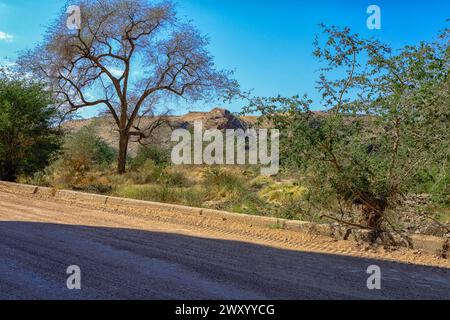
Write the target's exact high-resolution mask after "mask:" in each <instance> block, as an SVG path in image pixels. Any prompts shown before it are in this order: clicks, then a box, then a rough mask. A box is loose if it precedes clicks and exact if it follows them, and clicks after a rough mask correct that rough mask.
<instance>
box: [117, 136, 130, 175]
mask: <svg viewBox="0 0 450 320" xmlns="http://www.w3.org/2000/svg"><path fill="white" fill-rule="evenodd" d="M129 139H130V137H129V135H128V133H126V132H123V131H121V132H120V139H119V163H118V168H117V172H118V173H119V174H124V173H125V172H126V170H127V168H126V166H127V154H128V142H129Z"/></svg>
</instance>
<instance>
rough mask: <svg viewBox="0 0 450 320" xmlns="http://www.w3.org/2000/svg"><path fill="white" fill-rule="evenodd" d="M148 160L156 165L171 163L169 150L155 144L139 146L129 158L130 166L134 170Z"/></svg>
mask: <svg viewBox="0 0 450 320" xmlns="http://www.w3.org/2000/svg"><path fill="white" fill-rule="evenodd" d="M148 160H151V161H153V162H154V164H155V165H158V166H168V165H169V164H170V163H171V161H170V151H169V150H167V149H163V148H159V147H157V146H139V149H138V151H137V154H136V156H135V157H134V158H133V159H132V160H131V167H132V168H133V169H135V170H136V169H138V168H139V167H142V166H143V165H145V163H146V162H147V161H148Z"/></svg>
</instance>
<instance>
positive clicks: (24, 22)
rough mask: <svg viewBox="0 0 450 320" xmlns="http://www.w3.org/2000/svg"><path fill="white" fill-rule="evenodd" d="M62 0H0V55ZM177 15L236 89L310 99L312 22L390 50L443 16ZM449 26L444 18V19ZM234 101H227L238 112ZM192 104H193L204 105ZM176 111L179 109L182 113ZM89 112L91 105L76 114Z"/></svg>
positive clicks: (345, 4)
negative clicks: (228, 72) (347, 30)
mask: <svg viewBox="0 0 450 320" xmlns="http://www.w3.org/2000/svg"><path fill="white" fill-rule="evenodd" d="M65 2H66V1H65V0H40V1H36V0H19V1H18V0H0V57H1V58H2V60H3V61H6V59H9V60H11V61H13V60H14V57H15V56H16V55H17V52H18V51H20V50H24V49H27V48H32V47H33V45H34V44H36V43H37V42H38V41H39V40H40V39H41V38H42V35H43V34H44V31H45V26H46V25H48V24H49V23H50V22H51V21H52V19H53V18H54V17H55V16H56V14H57V13H58V12H59V10H60V9H61V7H62V6H63V5H64V4H65ZM177 3H178V11H179V13H180V15H181V16H185V17H187V18H189V19H192V20H193V21H194V23H195V25H197V27H198V28H199V29H200V30H201V31H202V32H203V33H205V34H208V35H209V36H210V38H211V45H210V51H211V52H212V54H213V55H214V56H215V61H216V64H217V66H218V67H220V68H225V69H232V70H235V71H236V73H235V77H236V78H237V80H238V81H239V82H240V84H241V86H242V87H243V89H254V93H255V94H257V95H264V96H273V95H277V94H281V95H287V96H290V95H294V94H303V93H305V92H308V93H309V94H310V95H311V96H312V97H313V98H315V97H317V94H315V93H314V91H315V89H314V88H315V80H316V79H317V74H316V73H315V71H316V70H317V68H318V67H319V66H318V65H317V62H316V61H315V59H314V58H313V56H312V50H313V47H312V42H313V40H314V36H315V34H316V33H317V32H318V31H319V29H318V27H317V25H318V23H321V22H322V23H325V24H328V25H331V24H334V25H339V26H349V27H351V28H352V30H353V31H354V32H357V33H360V34H362V35H364V36H369V37H370V36H374V37H376V38H378V39H380V40H382V41H384V42H386V43H388V44H390V45H391V46H393V47H394V48H400V47H402V46H404V45H406V44H414V43H417V42H418V41H420V40H429V39H432V38H433V37H435V36H436V35H437V34H438V31H439V30H441V29H443V28H444V26H445V25H446V22H445V21H446V20H447V19H449V18H450V1H448V0H426V1H423V0H420V1H419V0H408V1H406V0H396V1H392V0H390V1H389V0H371V1H364V0H345V1H344V0H343V1H338V0H325V1H323V0H315V1H303V0H240V1H238V0H178V1H177ZM371 4H376V5H378V6H379V7H380V8H381V10H382V29H381V30H376V31H371V30H369V29H367V27H366V20H367V17H368V15H367V14H366V9H367V7H368V6H369V5H371ZM447 25H448V23H447ZM241 106H242V104H241V103H239V102H236V103H233V104H232V105H231V106H226V107H228V108H229V109H231V110H232V111H239V110H240V107H241ZM212 107H213V104H198V105H196V106H194V107H193V108H194V109H196V110H197V109H204V110H207V109H210V108H212ZM182 111H183V110H180V111H179V112H182ZM83 114H84V115H85V116H91V115H94V114H95V110H94V111H93V110H89V111H86V112H84V113H83Z"/></svg>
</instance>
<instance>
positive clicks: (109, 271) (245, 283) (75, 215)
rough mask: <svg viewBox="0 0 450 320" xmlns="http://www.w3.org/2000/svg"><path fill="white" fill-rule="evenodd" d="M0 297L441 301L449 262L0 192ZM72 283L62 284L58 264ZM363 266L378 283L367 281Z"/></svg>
mask: <svg viewBox="0 0 450 320" xmlns="http://www.w3.org/2000/svg"><path fill="white" fill-rule="evenodd" d="M0 239H1V241H0V299H233V300H234V299H257V300H259V299H262V300H264V299H450V269H446V268H436V267H425V266H416V265H407V264H402V263H396V262H386V261H376V260H370V259H366V258H357V257H345V256H339V255H333V254H321V253H309V252H302V251H301V250H292V249H289V250H288V249H279V248H276V247H271V246H268V245H266V244H263V243H261V244H258V243H251V242H246V241H242V240H237V238H236V239H233V237H232V236H229V235H227V236H225V235H224V236H223V237H220V236H218V235H217V234H216V235H211V234H208V233H206V232H205V231H204V230H202V229H201V228H198V229H195V228H193V227H186V226H182V225H177V224H169V223H161V222H154V221H145V220H144V219H140V218H133V217H128V216H121V215H117V214H113V213H108V212H102V211H95V210H89V209H83V208H77V207H72V206H69V205H63V204H56V203H52V202H50V201H44V200H37V199H32V198H27V197H23V196H18V195H12V194H7V193H2V192H0ZM72 265H77V266H79V267H80V269H81V290H69V289H67V285H66V282H67V278H68V277H69V275H67V274H66V271H67V268H68V267H69V266H72ZM370 265H377V266H379V267H380V269H381V276H382V277H381V290H369V289H368V288H367V278H368V277H369V275H368V274H367V273H366V271H367V268H368V267H369V266H370Z"/></svg>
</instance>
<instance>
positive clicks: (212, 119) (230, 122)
mask: <svg viewBox="0 0 450 320" xmlns="http://www.w3.org/2000/svg"><path fill="white" fill-rule="evenodd" d="M156 119H157V118H152V117H143V118H142V119H140V127H141V128H146V127H148V126H150V125H151V124H152V122H154V121H156ZM199 121H200V122H202V123H203V128H204V129H205V130H211V129H219V130H226V129H234V130H238V129H242V130H247V129H248V128H250V127H252V126H254V125H255V123H256V122H257V121H258V117H256V116H254V117H252V116H246V117H239V116H236V115H234V114H233V113H232V112H230V111H229V110H226V109H222V108H214V109H213V110H211V111H209V112H189V113H187V114H185V115H182V116H168V117H167V122H168V123H167V125H164V126H162V127H160V128H158V130H157V131H156V132H155V134H154V136H153V137H152V139H151V141H146V142H148V143H156V144H161V145H164V144H167V143H168V142H169V141H170V138H171V132H172V130H175V129H180V128H185V129H190V128H192V127H193V125H194V123H195V122H199ZM87 126H93V127H94V128H95V130H96V131H97V134H98V136H99V137H100V138H102V139H103V140H105V141H106V142H107V143H108V144H109V145H110V146H112V147H114V148H117V145H118V141H119V136H118V133H117V126H116V124H115V122H114V120H113V119H112V117H109V116H107V115H105V116H102V117H97V118H91V119H83V120H69V121H66V122H65V123H64V124H63V128H64V129H65V130H66V131H67V132H68V133H69V134H71V133H76V132H78V131H79V130H80V129H81V128H83V127H87ZM138 147H139V143H138V142H137V141H136V139H135V138H134V137H132V138H131V140H130V146H129V152H130V155H134V154H135V153H136V151H137V149H138Z"/></svg>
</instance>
